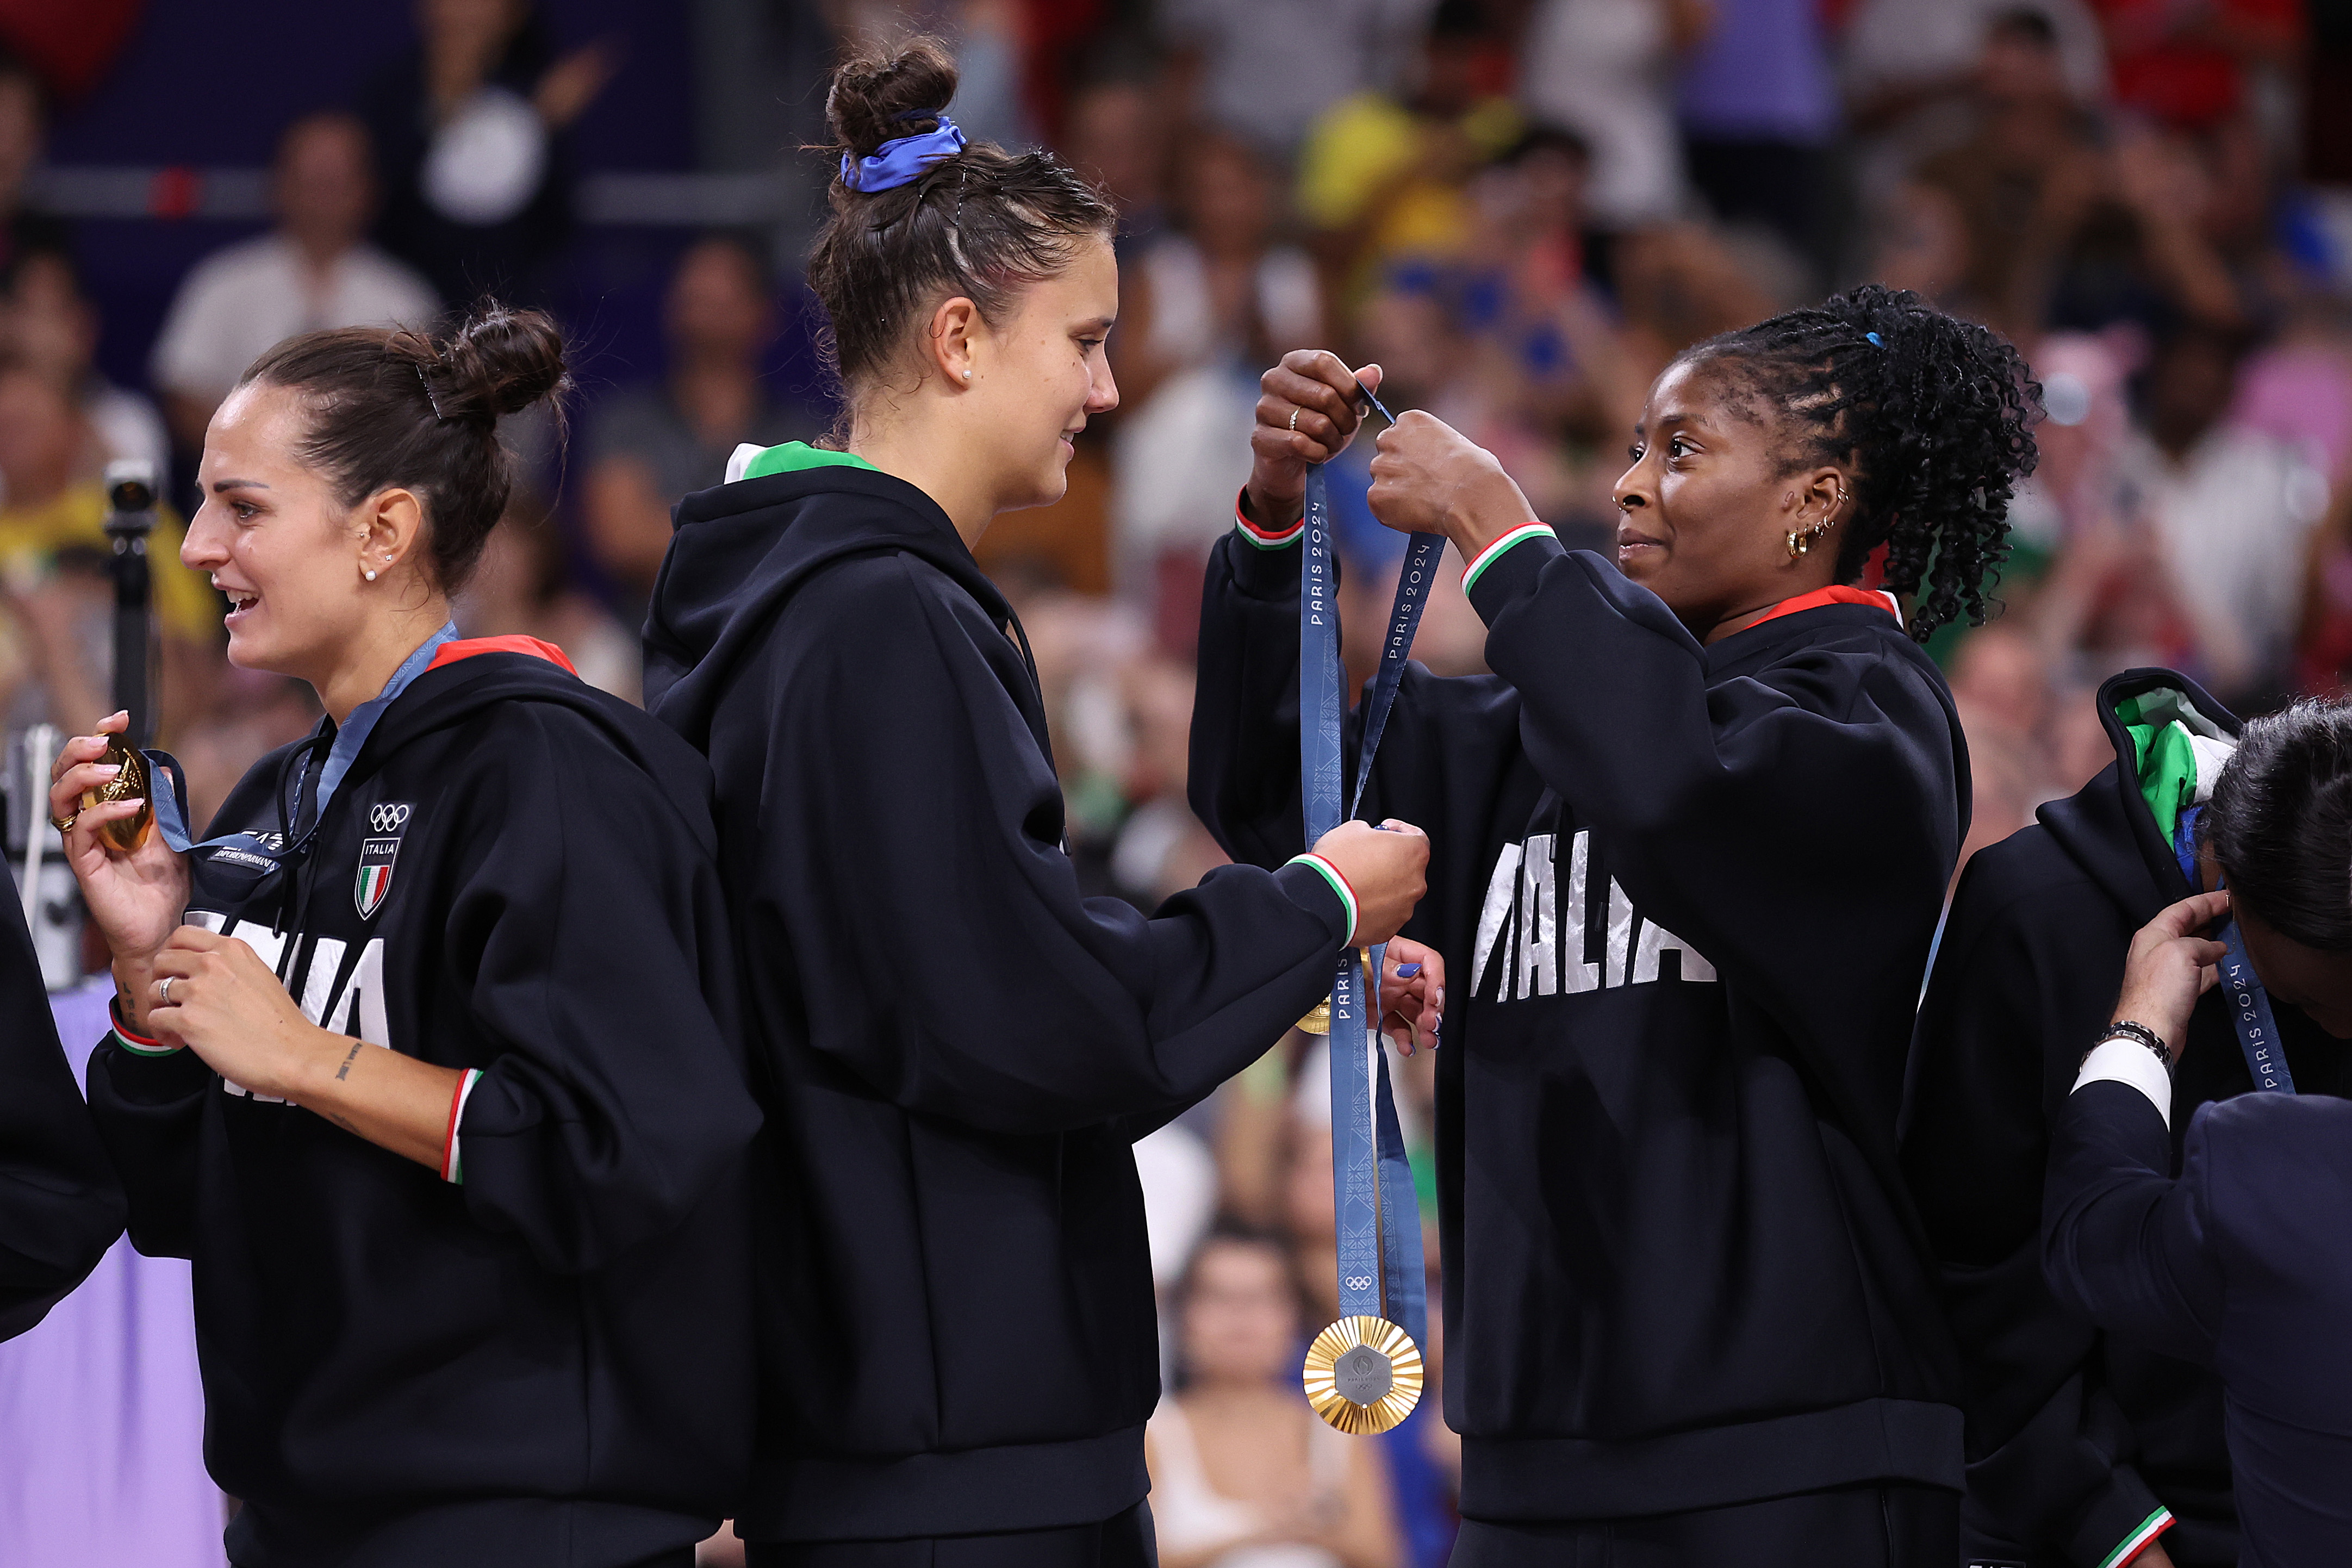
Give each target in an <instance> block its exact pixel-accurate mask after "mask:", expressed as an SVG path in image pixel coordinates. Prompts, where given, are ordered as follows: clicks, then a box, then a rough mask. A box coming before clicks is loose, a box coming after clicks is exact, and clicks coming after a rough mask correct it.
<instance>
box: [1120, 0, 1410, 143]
mask: <svg viewBox="0 0 2352 1568" xmlns="http://www.w3.org/2000/svg"><path fill="white" fill-rule="evenodd" d="M1438 4H1439V0H1170V3H1169V4H1166V5H1160V6H1158V7H1156V9H1157V11H1158V22H1159V26H1160V29H1161V33H1162V36H1163V37H1165V38H1166V39H1167V41H1168V43H1169V44H1170V45H1171V47H1173V48H1174V49H1176V50H1177V51H1178V52H1179V53H1180V55H1181V56H1184V57H1188V58H1184V59H1183V60H1182V68H1183V69H1184V71H1185V74H1186V75H1187V76H1190V77H1192V78H1194V79H1196V80H1197V82H1198V84H1199V85H1198V88H1197V96H1198V104H1197V109H1198V112H1199V114H1200V116H1201V117H1202V118H1203V119H1205V120H1208V121H1213V122H1214V123H1216V124H1220V125H1230V126H1233V127H1234V128H1236V129H1237V130H1239V131H1241V132H1243V133H1244V135H1246V136H1248V137H1249V139H1250V140H1251V141H1252V142H1255V144H1256V146H1257V148H1258V150H1259V151H1260V152H1261V153H1265V155H1267V156H1269V157H1273V158H1277V159H1281V160H1284V161H1287V160H1288V158H1289V157H1290V155H1291V154H1292V153H1294V152H1296V151H1297V147H1298V144H1299V142H1301V141H1302V140H1303V139H1304V138H1305V137H1306V135H1307V130H1308V127H1310V126H1311V125H1313V124H1314V122H1315V120H1316V117H1317V116H1318V115H1319V114H1321V113H1322V112H1323V111H1324V110H1327V109H1328V108H1329V107H1330V106H1331V105H1333V104H1335V103H1338V102H1340V101H1341V100H1345V99H1347V98H1349V97H1350V96H1351V95H1353V94H1357V93H1365V92H1372V93H1385V92H1394V91H1396V90H1398V89H1400V88H1402V86H1404V85H1405V82H1406V79H1408V78H1409V76H1410V75H1411V73H1412V58H1413V44H1414V41H1415V39H1416V38H1417V37H1419V35H1420V32H1421V29H1422V27H1423V25H1424V24H1425V23H1426V21H1427V20H1428V17H1429V16H1430V14H1431V13H1432V12H1433V11H1434V10H1435V9H1436V8H1437V6H1438Z"/></svg>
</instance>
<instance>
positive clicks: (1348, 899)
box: [1290, 852, 1362, 942]
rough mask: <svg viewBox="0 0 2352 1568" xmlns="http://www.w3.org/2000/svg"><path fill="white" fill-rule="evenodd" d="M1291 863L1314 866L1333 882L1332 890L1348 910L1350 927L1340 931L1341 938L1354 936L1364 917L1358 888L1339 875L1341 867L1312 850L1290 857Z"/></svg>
mask: <svg viewBox="0 0 2352 1568" xmlns="http://www.w3.org/2000/svg"><path fill="white" fill-rule="evenodd" d="M1290 864H1292V865H1294V866H1308V867H1312V868H1314V869H1316V870H1318V871H1319V872H1321V873H1322V874H1323V879H1324V880H1325V881H1327V882H1328V883H1330V884H1331V890H1332V891H1333V892H1335V893H1337V894H1339V903H1340V907H1341V908H1343V909H1345V910H1347V912H1348V929H1347V930H1346V931H1343V932H1342V933H1340V937H1339V940H1340V941H1341V942H1347V941H1348V940H1349V938H1351V937H1353V936H1354V935H1355V934H1356V922H1357V921H1359V920H1360V919H1361V918H1362V917H1361V914H1360V911H1359V910H1357V908H1356V889H1353V888H1351V887H1349V886H1348V879H1347V878H1345V877H1342V876H1341V875H1339V867H1337V866H1334V865H1333V864H1331V862H1330V861H1328V860H1326V859H1325V858H1323V857H1322V856H1320V855H1317V854H1314V853H1312V852H1309V853H1307V854H1305V855H1293V856H1292V857H1291V858H1290Z"/></svg>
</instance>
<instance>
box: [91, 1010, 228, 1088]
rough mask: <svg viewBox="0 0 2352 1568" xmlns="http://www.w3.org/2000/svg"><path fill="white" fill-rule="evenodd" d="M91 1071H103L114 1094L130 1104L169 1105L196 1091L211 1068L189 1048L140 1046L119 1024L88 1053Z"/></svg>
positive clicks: (207, 1081)
mask: <svg viewBox="0 0 2352 1568" xmlns="http://www.w3.org/2000/svg"><path fill="white" fill-rule="evenodd" d="M89 1060H90V1071H91V1072H92V1073H98V1072H103V1073H105V1074H106V1081H107V1083H108V1084H109V1085H110V1087H111V1088H112V1089H113V1091H114V1094H115V1096H116V1097H117V1098H118V1099H120V1100H122V1101H124V1102H125V1103H126V1104H131V1105H170V1104H173V1103H174V1102H175V1101H178V1100H186V1099H187V1098H189V1097H190V1096H191V1095H194V1094H199V1093H202V1092H203V1091H204V1089H205V1088H206V1087H207V1086H208V1085H209V1084H210V1083H211V1082H212V1078H213V1069H212V1068H209V1067H206V1066H205V1058H202V1057H200V1056H198V1055H196V1053H195V1052H194V1051H191V1050H168V1051H163V1052H162V1053H161V1054H158V1053H157V1052H156V1050H154V1049H153V1048H149V1049H145V1050H142V1049H141V1048H140V1047H138V1046H136V1045H134V1044H133V1043H132V1042H131V1039H130V1038H129V1037H126V1036H124V1035H123V1034H122V1033H121V1030H120V1029H119V1028H115V1029H109V1030H108V1031H107V1032H106V1038H104V1039H103V1040H100V1042H99V1045H98V1049H97V1050H95V1051H93V1052H91V1053H90V1058H89Z"/></svg>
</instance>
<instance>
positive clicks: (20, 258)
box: [0, 47, 73, 279]
mask: <svg viewBox="0 0 2352 1568" xmlns="http://www.w3.org/2000/svg"><path fill="white" fill-rule="evenodd" d="M47 117H48V94H47V89H45V88H44V87H43V86H42V84H41V79H40V77H39V76H38V75H37V74H36V73H35V72H34V70H33V68H32V67H31V66H29V65H27V64H26V62H25V60H24V58H22V57H21V56H18V55H16V54H14V53H12V52H10V51H9V50H7V49H6V48H5V47H0V279H5V278H6V277H7V276H8V275H9V274H11V273H13V272H14V271H15V270H16V268H17V267H18V266H19V265H21V264H22V263H23V262H24V260H25V258H26V257H29V256H36V255H39V254H40V253H42V252H44V251H48V252H57V253H69V252H70V251H71V250H72V249H73V231H72V230H71V229H70V228H69V227H68V226H67V225H66V222H65V220H64V219H63V218H61V217H59V216H57V215H56V214H55V213H52V212H49V211H47V209H46V208H43V207H41V206H39V205H37V204H36V203H34V202H33V201H32V200H30V199H29V198H28V196H27V195H26V189H25V187H26V182H27V181H28V179H29V178H30V176H31V174H32V173H33V170H34V168H35V167H36V166H37V164H38V163H40V161H41V154H42V152H43V150H44V147H45V144H46V143H47V139H48V126H47Z"/></svg>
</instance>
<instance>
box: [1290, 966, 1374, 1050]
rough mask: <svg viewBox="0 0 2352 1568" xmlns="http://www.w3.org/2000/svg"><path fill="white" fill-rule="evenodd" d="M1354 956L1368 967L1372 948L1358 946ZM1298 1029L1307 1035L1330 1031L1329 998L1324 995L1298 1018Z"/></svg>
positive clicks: (1326, 1033)
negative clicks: (1311, 1010)
mask: <svg viewBox="0 0 2352 1568" xmlns="http://www.w3.org/2000/svg"><path fill="white" fill-rule="evenodd" d="M1356 957H1357V959H1358V961H1359V962H1360V963H1363V964H1364V965H1365V966H1366V967H1367V968H1370V965H1371V962H1372V950H1371V949H1370V948H1369V947H1360V948H1358V949H1357V950H1356ZM1298 1030H1299V1032H1300V1033H1301V1034H1307V1035H1328V1034H1329V1033H1330V1032H1331V998H1330V997H1328V996H1326V997H1324V998H1323V1000H1321V1001H1320V1002H1318V1003H1316V1004H1315V1011H1313V1012H1312V1013H1309V1014H1307V1016H1305V1017H1304V1018H1301V1019H1299V1020H1298Z"/></svg>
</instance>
